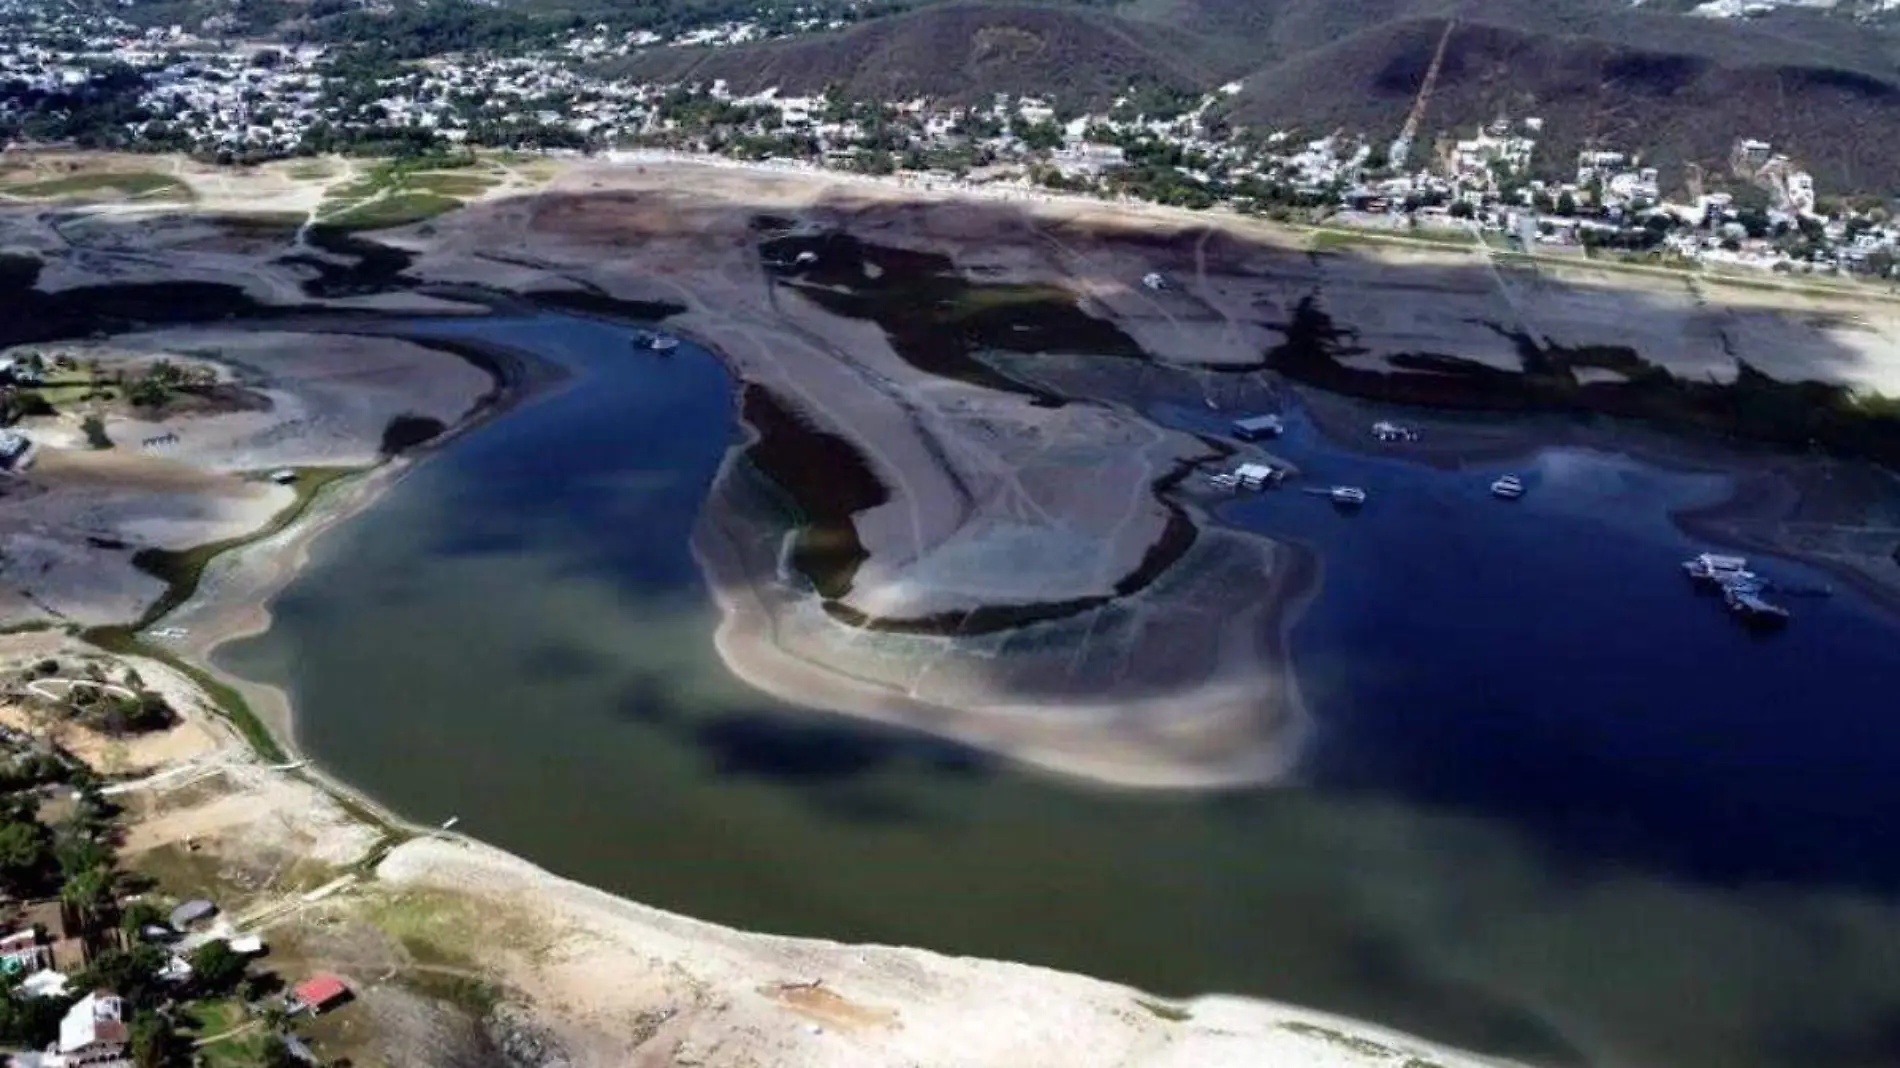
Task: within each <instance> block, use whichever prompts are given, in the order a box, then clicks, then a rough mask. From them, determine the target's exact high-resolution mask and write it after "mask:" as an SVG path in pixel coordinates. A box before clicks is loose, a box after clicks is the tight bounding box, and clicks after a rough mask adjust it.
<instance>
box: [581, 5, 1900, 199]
mask: <svg viewBox="0 0 1900 1068" xmlns="http://www.w3.org/2000/svg"><path fill="white" fill-rule="evenodd" d="M1117 10H1118V14H1113V15H1111V14H1108V13H1105V12H1103V11H1101V10H1097V9H1090V8H1079V7H1052V6H1029V5H1024V4H956V3H952V4H943V5H934V6H928V7H925V8H923V9H921V10H914V11H910V12H907V13H904V14H901V15H895V16H891V17H888V18H882V19H876V20H872V21H869V22H866V23H864V24H861V25H859V26H856V27H854V28H852V29H850V30H846V31H843V32H840V33H836V34H828V35H819V36H813V37H804V38H797V39H791V40H784V41H776V42H772V43H769V44H763V45H756V46H750V47H744V48H729V49H719V50H711V49H706V50H700V49H663V50H658V51H655V52H652V53H648V54H646V55H643V56H639V57H636V58H634V59H631V60H628V61H626V62H625V63H623V64H622V65H621V66H620V67H619V68H618V70H619V72H620V73H623V74H625V75H627V76H629V77H633V78H636V79H639V80H650V81H674V80H699V81H710V80H712V79H715V78H723V79H725V80H726V81H727V82H728V83H730V84H731V85H732V87H733V88H734V89H736V90H748V91H749V90H757V89H762V88H766V87H769V86H778V87H780V88H781V89H783V90H785V91H787V92H809V91H816V90H819V89H822V88H825V87H826V86H838V87H840V88H842V89H843V90H844V91H845V92H846V93H849V94H852V95H856V96H864V97H876V98H882V99H901V98H904V97H910V96H917V95H929V96H932V97H938V98H944V99H954V100H963V101H971V100H980V99H986V98H988V97H989V96H990V95H991V94H993V93H997V92H1007V93H1033V94H1048V95H1053V96H1056V97H1057V98H1059V99H1061V100H1063V101H1064V102H1067V103H1071V104H1075V105H1079V106H1099V105H1101V104H1103V103H1104V102H1106V101H1107V100H1108V99H1110V98H1112V97H1113V96H1114V95H1115V94H1116V93H1118V92H1121V91H1123V90H1125V89H1126V88H1127V87H1128V86H1129V85H1130V84H1133V83H1152V84H1159V85H1165V86H1170V87H1175V88H1195V89H1201V90H1206V89H1211V88H1213V87H1214V86H1216V85H1219V84H1221V83H1223V82H1226V81H1230V80H1234V79H1242V80H1244V86H1245V88H1244V91H1243V92H1242V94H1241V95H1240V96H1239V97H1237V98H1236V99H1235V100H1234V102H1233V104H1232V108H1231V111H1232V118H1233V119H1234V120H1235V121H1237V122H1240V123H1244V124H1248V125H1254V126H1262V127H1272V128H1282V129H1284V128H1294V129H1298V130H1301V131H1304V132H1307V133H1313V134H1321V133H1327V132H1332V131H1335V130H1345V131H1349V132H1359V133H1366V134H1369V135H1371V136H1374V137H1375V138H1379V139H1384V138H1386V137H1390V136H1392V135H1393V134H1396V133H1397V131H1398V128H1399V126H1400V124H1401V123H1402V122H1403V121H1404V118H1405V115H1406V113H1407V112H1408V111H1409V109H1410V108H1411V106H1412V103H1413V100H1414V98H1415V96H1416V94H1417V91H1418V88H1419V86H1420V84H1421V83H1422V82H1423V80H1424V75H1425V70H1426V68H1427V67H1428V66H1429V64H1430V61H1431V56H1432V53H1433V50H1434V49H1435V47H1436V46H1437V43H1438V40H1439V38H1440V36H1441V34H1442V32H1443V30H1444V28H1445V25H1446V23H1447V21H1448V20H1449V19H1453V18H1455V19H1456V20H1457V25H1456V28H1455V30H1454V31H1453V33H1452V36H1451V40H1450V44H1449V47H1448V49H1447V54H1446V58H1445V65H1444V69H1443V70H1442V72H1441V74H1440V80H1439V84H1438V88H1437V92H1436V94H1435V98H1434V99H1433V100H1432V101H1431V102H1430V106H1429V108H1428V109H1427V111H1426V113H1425V121H1424V127H1423V129H1422V130H1421V138H1420V144H1421V146H1424V145H1428V144H1429V143H1430V139H1431V138H1432V137H1433V136H1434V135H1436V134H1439V133H1454V132H1455V133H1459V134H1466V133H1467V132H1468V131H1470V130H1471V129H1473V128H1474V127H1475V126H1476V125H1478V124H1480V123H1483V122H1487V121H1489V120H1491V119H1493V118H1496V117H1498V116H1499V115H1501V114H1504V115H1511V116H1514V117H1523V116H1529V115H1537V116H1540V117H1542V118H1543V119H1545V121H1546V126H1545V134H1544V139H1543V140H1544V150H1543V151H1541V152H1540V158H1541V162H1542V163H1543V164H1544V166H1545V167H1546V168H1547V169H1548V171H1549V173H1552V174H1557V173H1561V172H1562V171H1564V170H1565V169H1567V167H1568V160H1569V159H1571V158H1574V153H1575V152H1576V150H1577V149H1578V148H1580V147H1582V146H1583V145H1585V144H1603V145H1606V146H1613V147H1618V148H1626V149H1628V148H1640V149H1643V150H1645V151H1646V153H1647V154H1648V155H1649V157H1650V158H1651V159H1652V160H1654V161H1655V162H1656V163H1658V164H1659V165H1661V166H1663V167H1664V168H1665V177H1666V180H1667V181H1669V182H1671V183H1679V182H1680V181H1681V179H1682V176H1683V175H1684V174H1685V173H1686V171H1685V170H1684V169H1683V167H1682V165H1683V164H1685V163H1697V164H1700V165H1702V166H1704V167H1713V168H1717V169H1720V168H1722V167H1724V166H1725V163H1726V160H1727V157H1728V152H1729V148H1730V146H1731V145H1732V144H1733V142H1734V140H1735V139H1736V138H1738V137H1743V136H1750V137H1760V138H1765V139H1768V140H1771V141H1773V142H1775V144H1776V145H1777V147H1778V149H1781V150H1784V151H1787V152H1788V153H1790V154H1791V155H1793V156H1794V157H1795V158H1796V159H1797V160H1799V161H1801V162H1802V163H1803V164H1805V165H1807V166H1808V167H1809V168H1811V169H1812V170H1813V171H1814V172H1815V174H1816V177H1817V178H1818V179H1819V180H1820V182H1821V183H1822V185H1823V187H1824V188H1827V189H1833V190H1843V189H1845V190H1851V191H1857V192H1891V191H1896V190H1900V178H1897V177H1896V176H1900V141H1895V140H1894V139H1892V138H1881V137H1875V136H1870V133H1871V132H1872V131H1875V130H1882V129H1893V128H1896V124H1900V63H1896V55H1897V54H1900V52H1897V50H1896V44H1895V40H1896V39H1895V38H1894V37H1893V36H1892V35H1890V34H1888V33H1886V32H1884V31H1881V30H1878V29H1876V28H1873V27H1869V26H1865V25H1854V24H1852V23H1849V22H1847V21H1845V20H1838V19H1825V18H1818V17H1783V16H1780V15H1777V16H1775V17H1772V18H1762V19H1738V20H1722V19H1708V18H1698V17H1685V16H1682V15H1679V14H1673V13H1670V12H1666V11H1650V10H1645V9H1642V8H1632V7H1630V6H1629V5H1628V4H1626V3H1624V2H1622V0H1133V2H1132V3H1130V4H1127V5H1124V6H1123V7H1121V8H1119V9H1117Z"/></svg>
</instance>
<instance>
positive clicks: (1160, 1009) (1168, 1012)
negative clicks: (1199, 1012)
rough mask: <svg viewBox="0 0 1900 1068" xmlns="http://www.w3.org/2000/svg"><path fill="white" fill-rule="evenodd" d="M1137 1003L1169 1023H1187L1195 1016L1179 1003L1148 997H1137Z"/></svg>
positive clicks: (1149, 1012)
mask: <svg viewBox="0 0 1900 1068" xmlns="http://www.w3.org/2000/svg"><path fill="white" fill-rule="evenodd" d="M1135 1004H1137V1005H1139V1006H1141V1007H1142V1008H1143V1009H1146V1010H1147V1011H1148V1014H1149V1015H1151V1016H1155V1017H1157V1018H1159V1019H1163V1020H1166V1021H1168V1022H1169V1023H1185V1022H1187V1021H1188V1020H1192V1019H1193V1018H1194V1014H1193V1013H1192V1012H1189V1011H1188V1010H1187V1009H1184V1008H1182V1007H1180V1006H1179V1005H1169V1004H1168V1003H1166V1002H1163V1001H1151V1000H1149V999H1148V998H1136V999H1135Z"/></svg>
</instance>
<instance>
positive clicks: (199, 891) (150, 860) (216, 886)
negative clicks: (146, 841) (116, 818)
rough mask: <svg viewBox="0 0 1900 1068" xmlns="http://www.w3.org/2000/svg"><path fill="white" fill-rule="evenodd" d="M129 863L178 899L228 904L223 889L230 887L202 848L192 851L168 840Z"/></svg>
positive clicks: (135, 857) (213, 861)
mask: <svg viewBox="0 0 1900 1068" xmlns="http://www.w3.org/2000/svg"><path fill="white" fill-rule="evenodd" d="M130 866H131V868H132V870H133V871H135V872H138V873H139V874H140V875H144V876H148V877H149V878H151V879H152V880H153V881H154V882H156V883H157V884H158V885H159V886H160V887H161V888H162V889H163V890H164V891H165V893H167V894H170V895H171V896H173V897H175V898H177V899H178V900H180V901H189V900H190V899H192V898H197V897H202V898H206V899H208V900H211V901H226V902H227V904H228V900H229V895H228V894H227V893H225V891H227V890H229V889H230V886H229V885H228V884H227V883H226V882H225V880H224V875H223V868H222V867H220V866H219V864H218V860H217V858H216V857H215V856H212V855H211V854H210V853H207V852H205V851H203V850H200V851H198V852H196V853H194V852H192V851H191V850H189V849H186V848H185V847H184V845H182V844H181V843H178V842H168V843H166V844H165V845H162V846H158V847H156V848H153V849H148V850H146V851H145V852H143V853H140V854H138V855H137V856H134V857H132V858H131V860H130Z"/></svg>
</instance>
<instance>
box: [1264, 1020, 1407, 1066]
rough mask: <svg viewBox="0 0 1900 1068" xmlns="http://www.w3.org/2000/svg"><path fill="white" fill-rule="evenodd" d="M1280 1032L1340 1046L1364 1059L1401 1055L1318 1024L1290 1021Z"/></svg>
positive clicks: (1385, 1047) (1368, 1040)
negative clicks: (1287, 1032) (1289, 1032)
mask: <svg viewBox="0 0 1900 1068" xmlns="http://www.w3.org/2000/svg"><path fill="white" fill-rule="evenodd" d="M1280 1030H1282V1031H1291V1032H1293V1033H1294V1034H1296V1035H1302V1036H1304V1037H1306V1038H1313V1039H1318V1040H1319V1041H1321V1042H1326V1043H1329V1044H1331V1045H1335V1046H1339V1047H1341V1048H1343V1049H1349V1050H1351V1051H1353V1052H1354V1053H1357V1054H1359V1055H1360V1056H1362V1057H1396V1056H1398V1053H1399V1051H1398V1050H1395V1049H1393V1048H1392V1047H1391V1046H1388V1045H1385V1044H1384V1043H1381V1042H1374V1041H1373V1040H1371V1039H1369V1038H1361V1037H1359V1036H1358V1035H1349V1034H1347V1033H1346V1032H1344V1031H1335V1030H1333V1029H1332V1028H1330V1027H1321V1026H1319V1025H1318V1024H1310V1023H1304V1022H1301V1021H1298V1020H1288V1021H1285V1022H1283V1023H1281V1024H1280Z"/></svg>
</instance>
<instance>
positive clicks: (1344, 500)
mask: <svg viewBox="0 0 1900 1068" xmlns="http://www.w3.org/2000/svg"><path fill="white" fill-rule="evenodd" d="M1326 495H1327V496H1328V497H1331V498H1332V499H1333V503H1334V504H1348V505H1355V506H1357V505H1361V504H1364V503H1366V491H1365V490H1362V489H1360V488H1359V487H1358V486H1334V487H1333V488H1332V489H1329V490H1327V491H1326Z"/></svg>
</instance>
